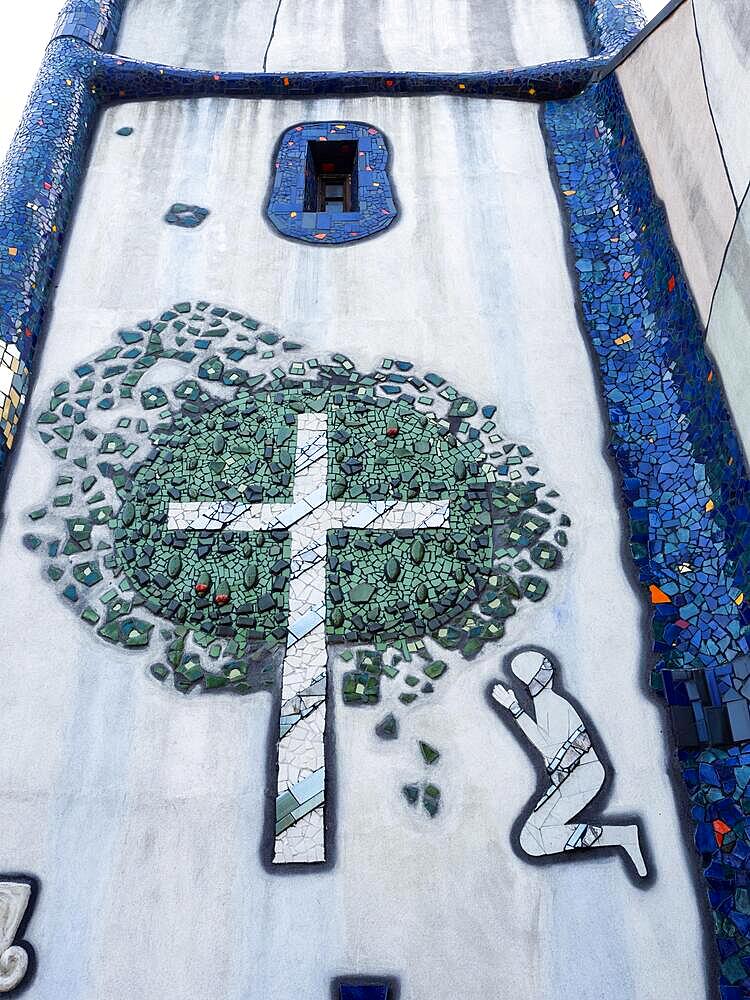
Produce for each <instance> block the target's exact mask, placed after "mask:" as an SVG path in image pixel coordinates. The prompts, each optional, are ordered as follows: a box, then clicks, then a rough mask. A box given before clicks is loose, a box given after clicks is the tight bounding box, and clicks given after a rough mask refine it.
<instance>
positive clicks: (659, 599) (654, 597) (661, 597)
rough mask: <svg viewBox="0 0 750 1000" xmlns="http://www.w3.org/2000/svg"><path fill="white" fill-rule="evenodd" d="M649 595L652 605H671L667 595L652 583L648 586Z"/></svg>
mask: <svg viewBox="0 0 750 1000" xmlns="http://www.w3.org/2000/svg"><path fill="white" fill-rule="evenodd" d="M648 589H649V593H650V594H651V603H652V604H671V603H672V598H671V597H670V596H669V594H665V593H664V591H663V590H662V589H661V587H657V586H656V584H654V583H652V584H651V585H650V586H649V588H648Z"/></svg>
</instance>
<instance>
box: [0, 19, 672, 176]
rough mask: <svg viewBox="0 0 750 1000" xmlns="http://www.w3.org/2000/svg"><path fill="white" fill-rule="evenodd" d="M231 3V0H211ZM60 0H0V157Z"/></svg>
mask: <svg viewBox="0 0 750 1000" xmlns="http://www.w3.org/2000/svg"><path fill="white" fill-rule="evenodd" d="M211 2H213V3H221V2H224V3H231V2H233V0H211ZM665 2H666V0H641V3H642V5H643V8H644V10H645V11H646V15H647V16H648V17H653V16H654V15H655V14H657V13H658V12H659V11H660V10H661V8H662V6H663V5H664V3H665ZM62 4H63V0H25V2H24V3H23V4H19V3H16V2H14V0H0V65H1V66H2V67H3V96H2V103H0V158H2V157H3V156H5V151H6V149H7V147H8V144H9V143H10V140H11V139H12V138H13V133H14V131H15V128H16V125H17V124H18V119H19V118H20V116H21V112H22V111H23V106H24V104H25V102H26V97H27V96H28V93H29V91H30V90H31V87H32V84H33V82H34V77H35V76H36V72H37V69H38V67H39V63H40V62H41V59H42V55H43V54H44V48H45V45H46V44H47V41H48V39H49V37H50V35H51V33H52V28H53V26H54V23H55V18H56V17H57V13H58V11H59V10H60V8H61V7H62Z"/></svg>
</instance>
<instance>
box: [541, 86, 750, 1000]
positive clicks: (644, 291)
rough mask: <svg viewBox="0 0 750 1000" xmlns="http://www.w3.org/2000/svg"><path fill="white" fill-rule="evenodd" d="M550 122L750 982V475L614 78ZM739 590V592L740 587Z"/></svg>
mask: <svg viewBox="0 0 750 1000" xmlns="http://www.w3.org/2000/svg"><path fill="white" fill-rule="evenodd" d="M544 121H545V127H546V131H547V135H548V140H549V143H550V146H551V150H552V154H553V158H554V163H555V167H556V170H557V174H558V179H559V184H560V192H561V200H562V203H563V206H564V212H565V214H566V215H567V218H568V222H569V237H570V242H571V246H572V251H573V258H574V266H575V269H576V272H577V275H578V285H579V293H580V302H581V308H582V313H583V320H584V327H585V330H586V332H587V334H588V336H589V339H590V341H591V345H592V347H593V351H594V355H595V358H596V361H597V362H598V365H599V372H600V377H601V383H602V390H603V394H604V398H605V401H606V405H607V411H608V416H609V424H610V447H611V450H612V453H613V455H614V457H615V460H616V462H617V465H618V467H619V469H620V472H621V475H622V481H623V497H624V501H625V506H626V509H627V512H628V516H629V523H630V547H631V552H632V556H633V559H634V561H635V564H636V566H637V568H638V572H639V577H640V580H641V582H642V583H644V584H645V585H646V586H647V587H648V588H649V593H650V597H651V602H652V607H653V619H652V625H653V644H654V651H655V654H656V664H655V670H654V672H653V675H652V685H653V686H654V688H655V689H657V690H658V691H660V692H661V693H663V694H664V695H665V696H666V698H667V701H668V703H669V704H670V705H672V706H673V708H672V714H673V719H674V721H675V723H676V726H677V736H678V741H681V742H682V745H683V746H690V745H692V746H694V747H696V748H698V747H706V746H708V745H711V744H717V746H716V748H712V749H702V750H701V749H695V750H687V749H683V750H681V751H680V753H679V759H680V764H681V768H682V771H683V775H684V778H685V781H686V784H687V788H688V792H689V795H690V798H691V802H692V806H693V811H692V815H693V819H694V820H695V821H696V824H697V826H696V846H697V848H698V851H699V852H700V854H701V857H702V860H703V868H704V875H705V878H706V881H707V885H708V891H709V901H710V903H711V907H712V910H713V915H714V922H715V925H716V931H717V940H718V947H719V955H720V960H721V983H720V989H721V996H722V998H723V1000H739V998H740V997H745V996H748V995H750V895H749V893H750V796H747V794H746V787H747V785H748V783H750V744H748V743H744V742H743V743H741V744H740V745H738V746H734V747H732V748H731V749H722V748H721V747H720V746H718V745H720V744H727V743H732V742H737V741H738V740H743V739H747V737H748V733H749V732H750V729H749V728H748V727H750V715H749V714H748V705H747V695H748V694H750V684H748V683H747V679H748V676H750V658H749V657H748V655H747V654H748V651H749V648H750V647H749V639H748V631H749V625H750V545H749V544H748V543H750V489H749V487H750V482H749V481H748V475H747V472H746V469H745V462H744V457H743V453H742V449H741V446H740V443H739V441H738V439H737V437H736V435H735V433H734V429H733V426H732V422H731V419H730V416H729V413H728V411H727V408H726V405H725V403H724V400H723V396H722V391H721V386H720V381H719V378H718V376H717V375H716V373H715V372H714V369H713V365H712V362H711V360H710V358H709V357H707V355H706V353H705V347H704V341H703V329H702V326H701V323H700V320H699V317H698V315H697V312H696V309H695V306H694V304H693V301H692V298H691V294H690V290H689V288H688V285H687V282H686V280H685V277H684V275H683V273H682V269H681V265H680V261H679V258H678V256H677V254H676V252H675V250H674V247H673V245H672V243H671V240H670V234H669V225H668V221H667V217H666V212H665V210H664V206H663V205H662V204H661V203H660V202H659V201H658V200H657V198H656V195H655V194H654V190H653V187H652V184H651V180H650V176H649V173H648V167H647V164H646V161H645V158H644V156H643V154H642V151H641V149H640V146H639V144H638V140H637V138H636V135H635V131H634V129H633V125H632V122H631V120H630V118H629V115H628V113H627V110H626V107H625V103H624V100H623V97H622V94H621V92H620V89H619V85H618V83H617V81H616V79H615V77H614V76H610V77H609V78H608V79H607V80H605V81H604V82H603V83H600V84H597V85H595V86H593V87H591V88H589V89H588V90H587V91H586V92H585V93H584V94H581V95H580V96H578V97H576V98H573V99H572V100H569V101H564V102H556V103H551V104H548V105H547V106H546V108H545V112H544ZM746 588H747V591H748V592H747V596H746Z"/></svg>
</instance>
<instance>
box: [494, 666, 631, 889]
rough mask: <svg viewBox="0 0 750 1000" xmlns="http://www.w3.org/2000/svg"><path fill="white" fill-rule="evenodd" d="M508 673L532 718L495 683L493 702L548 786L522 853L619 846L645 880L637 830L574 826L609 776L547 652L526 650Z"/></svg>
mask: <svg viewBox="0 0 750 1000" xmlns="http://www.w3.org/2000/svg"><path fill="white" fill-rule="evenodd" d="M510 669H511V670H512V671H513V673H514V674H515V676H516V677H517V678H518V679H519V680H520V681H521V682H522V683H523V684H524V685H525V686H526V688H527V689H528V692H529V694H530V696H531V700H532V703H533V705H534V715H533V717H532V716H531V715H529V714H528V713H527V712H525V711H524V710H523V708H522V707H521V706H520V704H519V703H518V700H517V698H516V696H515V694H514V692H513V691H511V690H509V689H508V688H506V687H504V686H503V685H502V684H496V685H495V687H494V688H493V689H492V697H493V698H494V699H495V701H496V702H497V703H498V704H500V705H502V706H503V708H505V709H507V710H508V711H509V712H510V714H511V715H512V717H513V720H514V722H515V724H516V725H517V726H518V728H519V729H520V730H521V732H522V733H523V734H524V736H525V737H526V739H527V740H528V741H529V743H531V745H532V746H533V747H534V748H535V749H536V750H538V751H539V753H540V754H541V755H542V757H543V759H544V767H545V770H546V772H547V775H548V777H549V785H548V787H547V789H546V790H545V792H544V794H543V795H542V797H541V798H540V799H539V801H538V802H537V803H536V805H535V806H534V808H533V809H532V811H531V814H530V816H529V817H528V818H527V819H526V822H525V823H524V825H523V828H522V830H521V838H520V839H521V848H522V849H523V851H524V852H525V853H526V854H528V855H530V856H531V857H543V856H545V855H550V854H559V853H561V852H563V851H574V850H579V849H582V848H595V847H620V848H622V850H623V851H625V853H626V854H627V856H628V857H629V858H630V861H631V862H632V864H633V867H634V868H635V870H636V871H637V872H638V874H639V875H640V876H641V877H644V876H645V875H647V874H648V872H647V869H646V862H645V861H644V858H643V854H642V853H641V847H640V843H639V835H638V827H637V826H636V825H635V824H634V823H632V824H629V825H623V826H615V825H610V826H599V825H595V824H593V823H585V822H578V823H575V822H571V821H572V820H575V818H576V816H578V815H579V813H581V812H582V811H583V809H585V808H586V806H587V805H588V804H589V803H590V802H591V801H592V800H593V799H594V798H595V796H596V795H598V793H599V792H600V791H601V789H602V787H603V785H604V780H605V778H606V772H605V770H604V765H603V764H602V762H601V761H600V760H599V757H598V756H597V753H596V749H595V748H594V746H593V744H592V742H591V737H590V736H589V733H588V731H587V729H586V727H585V725H584V723H583V721H582V720H581V717H580V715H579V714H578V712H577V711H576V710H575V708H574V707H573V706H572V705H571V704H570V702H569V701H567V700H566V699H565V698H563V697H562V696H561V695H559V694H557V693H556V692H555V691H554V690H553V682H554V676H555V668H554V666H553V664H552V662H551V660H549V659H548V658H547V657H546V656H545V655H544V654H543V653H540V652H538V651H537V650H525V651H523V652H520V653H516V655H515V656H514V657H513V658H512V659H511V661H510Z"/></svg>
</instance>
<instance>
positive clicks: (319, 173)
mask: <svg viewBox="0 0 750 1000" xmlns="http://www.w3.org/2000/svg"><path fill="white" fill-rule="evenodd" d="M358 145H359V144H358V143H357V142H356V141H343V142H337V141H333V142H331V141H328V140H321V139H315V140H313V139H310V140H309V141H308V143H307V162H306V164H305V173H306V177H305V211H306V212H335V213H341V212H356V211H358V199H357V153H358Z"/></svg>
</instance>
